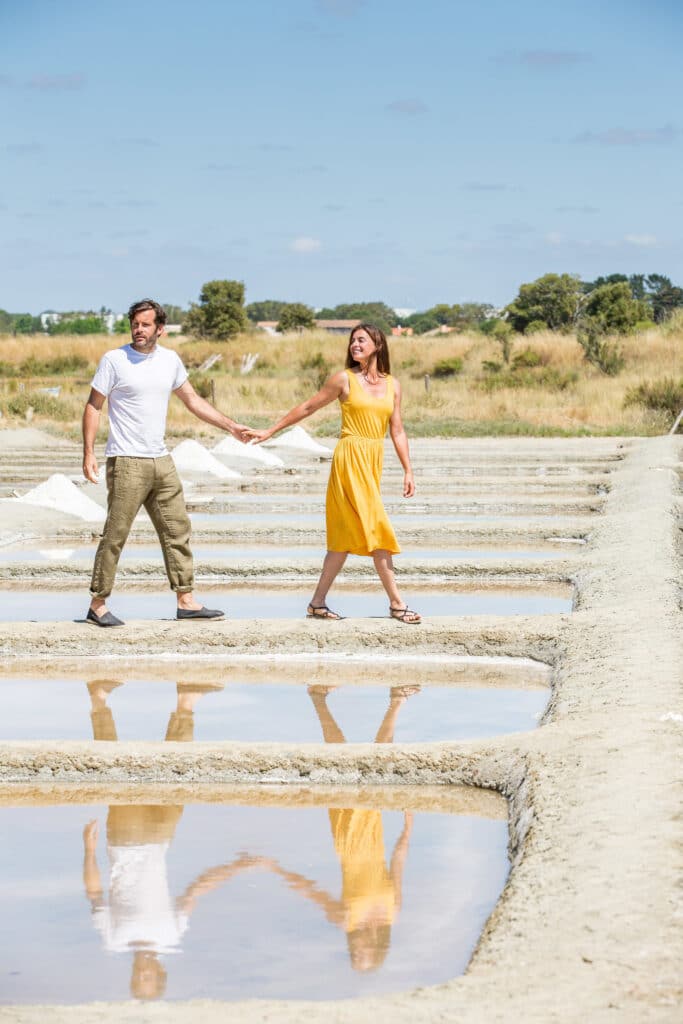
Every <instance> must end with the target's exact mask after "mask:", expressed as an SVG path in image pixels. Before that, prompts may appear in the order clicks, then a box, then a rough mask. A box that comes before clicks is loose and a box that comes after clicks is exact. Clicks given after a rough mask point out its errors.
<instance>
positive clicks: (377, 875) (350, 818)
mask: <svg viewBox="0 0 683 1024" xmlns="http://www.w3.org/2000/svg"><path fill="white" fill-rule="evenodd" d="M328 814H329V816H330V826H331V828H332V837H333V839H334V848H335V850H336V852H337V856H338V857H339V862H340V864H341V869H342V902H343V903H344V910H345V911H346V921H345V928H346V931H349V932H352V931H354V929H356V928H359V927H361V926H362V925H363V924H364V923H366V921H367V918H368V916H369V914H370V913H374V914H377V912H378V911H380V910H381V912H382V916H383V917H384V923H385V924H393V921H394V917H395V916H396V893H395V892H394V883H393V881H392V878H391V875H390V874H389V871H388V870H387V866H386V861H385V854H384V833H383V830H382V812H381V811H375V810H370V809H368V808H361V807H354V808H346V809H344V810H337V809H332V808H330V810H329V811H328Z"/></svg>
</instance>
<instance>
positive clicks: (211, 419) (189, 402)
mask: <svg viewBox="0 0 683 1024" xmlns="http://www.w3.org/2000/svg"><path fill="white" fill-rule="evenodd" d="M173 393H174V394H175V395H177V396H178V398H179V399H180V401H181V402H182V403H183V405H185V407H186V408H187V409H189V410H190V412H191V413H192V414H193V415H194V416H196V417H197V418H198V419H200V420H204V422H205V423H210V424H211V426H212V427H220V429H221V430H227V431H228V433H230V434H232V436H233V437H236V438H237V440H238V441H242V440H243V437H242V434H243V433H244V431H245V430H248V429H249V428H248V427H245V426H243V425H242V424H241V423H235V421H234V420H231V419H230V417H229V416H224V415H223V413H222V412H219V411H218V409H215V408H214V407H213V406H212V405H211V402H207V401H206V399H205V398H202V397H201V395H198V394H197V392H196V391H195V389H194V388H193V387H192V385H191V384H190V382H189V380H186V381H185V383H184V384H181V385H180V387H179V388H176V390H175V391H174V392H173Z"/></svg>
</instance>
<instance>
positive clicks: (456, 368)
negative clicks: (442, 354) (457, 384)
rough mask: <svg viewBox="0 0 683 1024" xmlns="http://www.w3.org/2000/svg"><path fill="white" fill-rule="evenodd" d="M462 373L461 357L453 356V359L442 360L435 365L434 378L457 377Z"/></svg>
mask: <svg viewBox="0 0 683 1024" xmlns="http://www.w3.org/2000/svg"><path fill="white" fill-rule="evenodd" d="M461 372H462V359H461V358H460V356H453V358H452V359H440V360H439V362H438V363H434V369H433V370H432V376H433V377H440V378H443V377H455V376H456V374H458V373H461Z"/></svg>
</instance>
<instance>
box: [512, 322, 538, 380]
mask: <svg viewBox="0 0 683 1024" xmlns="http://www.w3.org/2000/svg"><path fill="white" fill-rule="evenodd" d="M527 330H528V328H527ZM542 363H543V360H542V359H541V357H540V356H539V354H538V352H534V350H533V349H531V348H523V349H522V351H521V352H518V353H517V355H516V356H514V358H513V360H512V369H513V370H527V369H529V370H531V369H533V368H534V367H536V366H540V365H541V364H542Z"/></svg>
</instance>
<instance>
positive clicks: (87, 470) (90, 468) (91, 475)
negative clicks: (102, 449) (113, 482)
mask: <svg viewBox="0 0 683 1024" xmlns="http://www.w3.org/2000/svg"><path fill="white" fill-rule="evenodd" d="M98 473H99V469H98V467H97V457H96V455H95V453H94V452H87V453H86V454H85V455H84V456H83V476H84V477H85V479H86V480H89V481H90V483H91V484H96V483H97V482H98Z"/></svg>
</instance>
